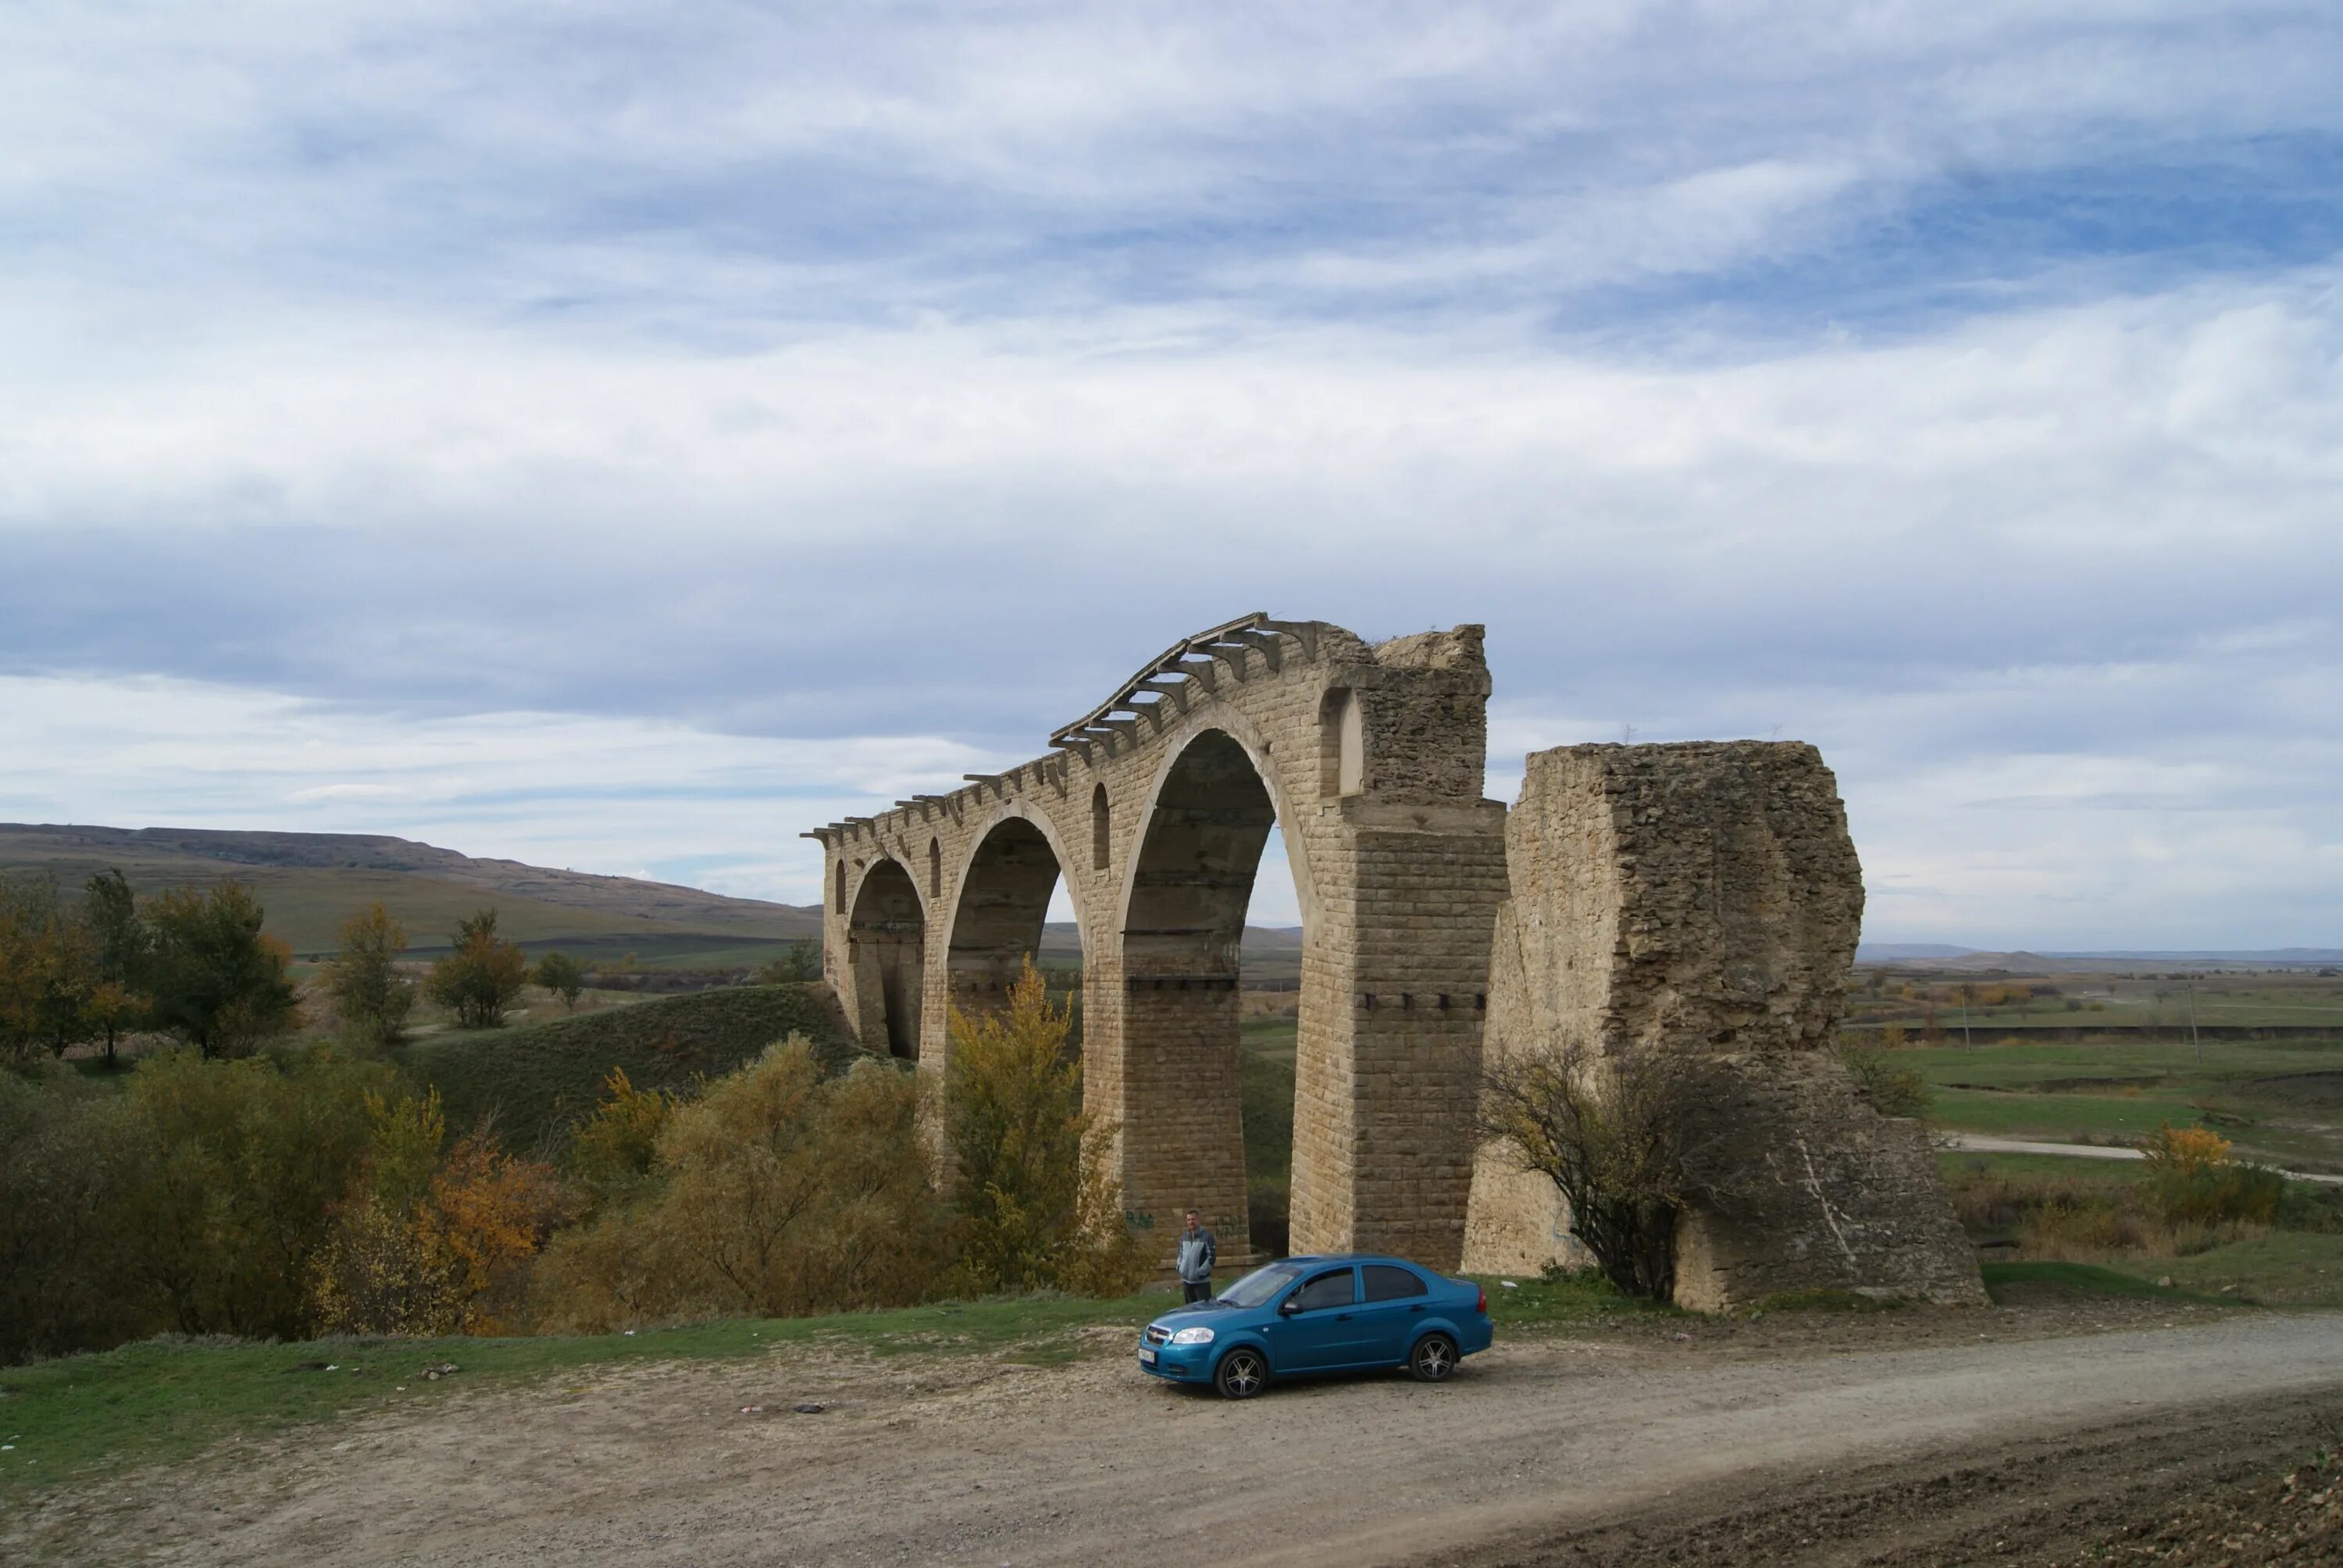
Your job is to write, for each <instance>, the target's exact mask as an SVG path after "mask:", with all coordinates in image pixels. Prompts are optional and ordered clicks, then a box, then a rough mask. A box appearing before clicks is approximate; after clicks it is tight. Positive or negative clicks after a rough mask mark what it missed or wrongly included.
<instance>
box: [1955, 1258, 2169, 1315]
mask: <svg viewBox="0 0 2343 1568" xmlns="http://www.w3.org/2000/svg"><path fill="white" fill-rule="evenodd" d="M1983 1270H1984V1273H1985V1290H1986V1295H1988V1296H1991V1297H1992V1298H1993V1302H1994V1304H1995V1305H1996V1306H2000V1305H2003V1304H2004V1303H2005V1301H2006V1298H2007V1297H2008V1296H2009V1295H2010V1294H2011V1293H2012V1289H2013V1287H2030V1289H2027V1290H2026V1292H2025V1293H2026V1295H2028V1296H2029V1297H2038V1296H2040V1295H2043V1294H2052V1295H2061V1296H2116V1297H2122V1298H2138V1297H2143V1296H2153V1297H2155V1298H2157V1300H2159V1301H2168V1302H2199V1303H2202V1302H2205V1301H2207V1299H2208V1298H2207V1297H2204V1296H2200V1295H2197V1294H2194V1293H2192V1292H2187V1291H2182V1290H2177V1289H2176V1290H2166V1289H2163V1288H2162V1287H2160V1286H2158V1285H2157V1283H2156V1282H2154V1281H2153V1280H2152V1279H2149V1278H2146V1277H2143V1276H2141V1275H2138V1274H2134V1273H2127V1272H2126V1271H2123V1270H2120V1269H2111V1268H2104V1267H2102V1266H2100V1265H2099V1264H2097V1263H1986V1264H1985V1265H1983Z"/></svg>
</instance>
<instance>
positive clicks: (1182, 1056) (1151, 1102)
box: [1121, 729, 1314, 1261]
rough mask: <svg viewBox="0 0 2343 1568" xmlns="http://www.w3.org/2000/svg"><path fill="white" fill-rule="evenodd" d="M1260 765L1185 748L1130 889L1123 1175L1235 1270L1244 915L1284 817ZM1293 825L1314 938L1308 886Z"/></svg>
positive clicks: (1292, 851)
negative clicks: (1165, 1204)
mask: <svg viewBox="0 0 2343 1568" xmlns="http://www.w3.org/2000/svg"><path fill="white" fill-rule="evenodd" d="M1265 760H1266V759H1265V758H1263V757H1262V755H1261V753H1260V752H1258V751H1257V750H1256V749H1255V748H1254V747H1253V746H1251V745H1248V744H1247V743H1246V741H1245V740H1243V739H1240V738H1239V737H1238V736H1237V735H1235V734H1233V733H1232V732H1230V731H1229V730H1226V729H1200V730H1198V731H1197V732H1196V733H1195V734H1194V735H1193V736H1192V737H1190V738H1189V739H1188V740H1187V741H1186V743H1185V744H1184V745H1183V746H1182V748H1181V749H1180V750H1179V751H1178V752H1177V753H1176V754H1175V755H1174V756H1172V757H1171V758H1169V759H1167V760H1166V763H1165V765H1164V767H1163V769H1162V770H1161V773H1160V774H1159V775H1158V777H1157V779H1156V783H1155V788H1154V790H1153V792H1152V795H1151V799H1150V801H1149V805H1148V810H1147V815H1146V818H1145V819H1144V826H1143V828H1142V829H1141V840H1140V843H1139V846H1138V849H1137V851H1136V853H1135V854H1134V855H1133V857H1132V859H1131V869H1130V872H1129V874H1128V875H1127V876H1126V877H1125V879H1124V885H1123V890H1122V910H1121V916H1122V930H1121V949H1122V960H1123V996H1122V999H1121V1001H1122V1041H1123V1050H1122V1053H1121V1054H1122V1091H1123V1092H1122V1106H1121V1119H1122V1136H1123V1140H1124V1169H1125V1171H1126V1172H1128V1173H1130V1174H1129V1177H1128V1179H1129V1180H1130V1181H1131V1182H1132V1184H1133V1185H1134V1186H1138V1185H1141V1184H1143V1190H1145V1191H1154V1192H1178V1193H1182V1194H1185V1196H1184V1197H1183V1198H1182V1200H1181V1207H1182V1208H1193V1209H1195V1210H1196V1211H1198V1212H1199V1214H1200V1215H1202V1217H1203V1218H1204V1220H1205V1222H1206V1223H1207V1224H1208V1225H1210V1226H1211V1227H1212V1229H1213V1230H1214V1231H1217V1232H1219V1235H1220V1238H1221V1247H1222V1253H1223V1255H1224V1256H1226V1257H1228V1258H1229V1259H1230V1260H1231V1261H1235V1260H1236V1259H1238V1258H1242V1257H1245V1256H1248V1255H1250V1254H1251V1253H1252V1251H1253V1249H1254V1237H1253V1235H1252V1213H1251V1207H1250V1204H1249V1202H1248V1183H1247V1171H1246V1160H1245V1138H1244V1116H1243V1061H1242V1050H1241V1036H1242V1017H1243V996H1242V977H1243V961H1244V960H1243V949H1244V930H1245V916H1246V913H1247V911H1248V910H1249V909H1250V908H1251V906H1252V892H1253V882H1254V878H1255V875H1256V873H1257V872H1258V871H1259V870H1260V867H1261V858H1262V849H1263V847H1264V846H1265V845H1266V844H1267V842H1268V839H1269V833H1270V829H1272V827H1273V826H1275V825H1276V824H1277V823H1278V821H1279V820H1280V817H1281V814H1280V812H1279V811H1278V809H1277V801H1276V797H1277V795H1278V794H1279V793H1281V791H1279V790H1277V789H1276V779H1275V774H1274V772H1273V770H1272V769H1267V768H1265V767H1264V766H1262V763H1263V762H1264V761H1265ZM1312 760H1313V763H1314V759H1312ZM1286 820H1287V821H1288V825H1289V831H1288V832H1287V833H1286V835H1285V839H1286V852H1287V856H1288V863H1289V864H1291V865H1292V867H1293V871H1294V885H1295V892H1296V894H1297V896H1298V898H1299V900H1300V901H1301V904H1302V919H1303V922H1304V926H1305V929H1307V928H1308V926H1309V925H1310V924H1311V923H1312V907H1313V904H1314V900H1313V898H1312V879H1311V877H1310V875H1309V870H1308V867H1307V863H1306V859H1305V856H1306V848H1305V846H1304V845H1303V843H1302V839H1301V835H1300V834H1299V833H1298V832H1297V831H1293V830H1291V829H1292V827H1293V826H1294V825H1293V824H1292V819H1290V818H1288V819H1286ZM1275 1218H1276V1220H1277V1221H1279V1222H1280V1223H1282V1219H1283V1216H1282V1214H1281V1215H1278V1216H1276V1217H1275ZM1263 1219H1264V1221H1265V1224H1264V1229H1266V1228H1267V1226H1266V1222H1267V1221H1268V1220H1269V1219H1270V1216H1268V1215H1266V1214H1264V1216H1263ZM1172 1222H1173V1223H1174V1224H1176V1223H1177V1221H1176V1219H1175V1220H1174V1221H1172ZM1262 1239H1263V1240H1267V1241H1272V1242H1273V1241H1275V1240H1276V1238H1275V1237H1273V1236H1267V1235H1265V1236H1264V1237H1263V1238H1262Z"/></svg>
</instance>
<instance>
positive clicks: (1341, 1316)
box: [1334, 1312, 1351, 1323]
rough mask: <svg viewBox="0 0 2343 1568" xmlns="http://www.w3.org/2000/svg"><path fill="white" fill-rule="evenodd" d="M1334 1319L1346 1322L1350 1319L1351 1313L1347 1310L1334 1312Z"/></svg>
mask: <svg viewBox="0 0 2343 1568" xmlns="http://www.w3.org/2000/svg"><path fill="white" fill-rule="evenodd" d="M1334 1321H1335V1322H1338V1323H1347V1322H1350V1321H1351V1314H1350V1313H1348V1312H1336V1313H1335V1314H1334Z"/></svg>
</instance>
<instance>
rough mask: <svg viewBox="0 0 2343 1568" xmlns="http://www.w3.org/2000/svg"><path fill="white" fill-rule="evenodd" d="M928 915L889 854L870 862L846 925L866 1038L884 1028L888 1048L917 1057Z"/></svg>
mask: <svg viewBox="0 0 2343 1568" xmlns="http://www.w3.org/2000/svg"><path fill="white" fill-rule="evenodd" d="M927 928H928V922H927V913H926V910H924V909H922V908H921V906H920V890H919V887H918V885H917V884H916V883H915V882H913V880H912V879H911V873H910V871H909V870H907V869H904V867H903V865H902V863H901V862H900V861H899V860H896V859H893V858H892V857H887V858H882V859H879V860H876V861H873V862H872V863H871V866H870V869H869V870H867V871H865V872H864V873H863V874H862V883H861V886H860V887H859V888H857V889H856V890H855V893H854V908H853V912H852V913H851V914H850V916H849V917H848V920H847V928H846V940H847V953H848V960H847V961H848V964H849V967H850V971H851V973H852V975H853V984H854V1000H855V1013H856V1016H857V1018H858V1019H859V1020H860V1027H861V1031H862V1038H863V1039H864V1040H866V1041H867V1040H870V1039H871V1038H872V1036H873V1035H875V1034H878V1033H880V1030H875V1029H873V1028H872V1027H871V1026H872V1024H874V1023H879V1024H880V1025H881V1026H882V1028H883V1030H884V1033H885V1036H886V1040H887V1050H889V1052H890V1053H891V1054H892V1055H895V1056H899V1057H902V1058H905V1059H907V1060H917V1059H918V1057H919V1054H920V990H921V989H922V985H923V980H924V977H925V973H926V960H927Z"/></svg>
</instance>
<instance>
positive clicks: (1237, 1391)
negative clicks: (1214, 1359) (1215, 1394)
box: [1212, 1346, 1269, 1399]
mask: <svg viewBox="0 0 2343 1568" xmlns="http://www.w3.org/2000/svg"><path fill="white" fill-rule="evenodd" d="M1268 1383H1269V1363H1268V1362H1265V1361H1263V1360H1262V1359H1261V1352H1259V1351H1249V1350H1246V1349H1244V1348H1243V1347H1242V1346H1239V1347H1238V1348H1237V1349H1235V1350H1232V1351H1231V1352H1229V1353H1228V1354H1226V1355H1224V1356H1222V1358H1221V1364H1220V1368H1219V1370H1218V1371H1216V1372H1213V1373H1212V1386H1213V1387H1214V1388H1217V1389H1219V1390H1220V1391H1221V1393H1222V1397H1223V1398H1226V1399H1251V1398H1252V1396H1253V1395H1255V1394H1257V1393H1259V1392H1261V1391H1262V1389H1263V1388H1265V1387H1266V1386H1268Z"/></svg>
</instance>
